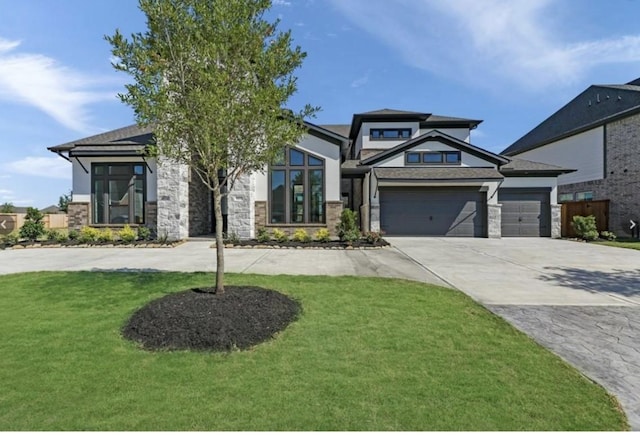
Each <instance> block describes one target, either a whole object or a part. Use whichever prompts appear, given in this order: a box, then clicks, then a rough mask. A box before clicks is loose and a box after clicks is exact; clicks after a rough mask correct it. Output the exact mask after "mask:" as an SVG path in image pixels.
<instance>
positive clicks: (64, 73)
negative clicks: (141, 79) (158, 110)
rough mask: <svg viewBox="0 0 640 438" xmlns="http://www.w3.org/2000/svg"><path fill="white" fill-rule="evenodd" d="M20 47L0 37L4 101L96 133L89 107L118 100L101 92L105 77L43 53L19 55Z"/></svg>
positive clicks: (0, 86)
mask: <svg viewBox="0 0 640 438" xmlns="http://www.w3.org/2000/svg"><path fill="white" fill-rule="evenodd" d="M19 45H20V41H9V40H6V39H2V38H0V100H5V101H12V102H20V103H24V104H27V105H32V106H34V107H36V108H38V109H40V110H41V111H43V112H45V113H46V114H48V115H49V116H50V117H52V118H53V119H55V120H56V121H58V122H59V123H60V124H62V125H64V126H65V127H67V128H70V129H73V130H75V131H78V132H83V133H86V132H90V131H92V128H91V127H90V126H89V122H90V114H89V111H88V110H87V106H88V105H89V104H91V103H94V102H98V101H106V100H112V99H115V94H116V93H115V92H114V91H104V90H100V89H99V88H100V87H101V82H104V80H103V79H101V78H95V77H91V76H89V75H88V74H84V73H81V72H78V71H75V70H73V69H71V68H69V67H66V66H64V65H61V64H60V63H58V62H57V61H56V60H54V59H52V58H49V57H47V56H44V55H41V54H32V53H24V52H16V51H15V49H16V48H17V47H19Z"/></svg>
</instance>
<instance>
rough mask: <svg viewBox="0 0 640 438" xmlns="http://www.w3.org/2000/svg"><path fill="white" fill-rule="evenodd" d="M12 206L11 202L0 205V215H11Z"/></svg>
mask: <svg viewBox="0 0 640 438" xmlns="http://www.w3.org/2000/svg"><path fill="white" fill-rule="evenodd" d="M13 209H14V207H13V204H12V203H11V202H5V203H4V204H2V205H0V213H13Z"/></svg>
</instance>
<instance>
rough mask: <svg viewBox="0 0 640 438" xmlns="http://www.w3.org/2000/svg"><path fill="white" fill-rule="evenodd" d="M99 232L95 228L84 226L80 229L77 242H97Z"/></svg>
mask: <svg viewBox="0 0 640 438" xmlns="http://www.w3.org/2000/svg"><path fill="white" fill-rule="evenodd" d="M99 234H100V231H98V230H97V229H96V228H93V227H89V226H86V225H85V226H84V227H82V229H80V234H79V235H78V240H79V241H80V243H93V242H97V241H98V236H99Z"/></svg>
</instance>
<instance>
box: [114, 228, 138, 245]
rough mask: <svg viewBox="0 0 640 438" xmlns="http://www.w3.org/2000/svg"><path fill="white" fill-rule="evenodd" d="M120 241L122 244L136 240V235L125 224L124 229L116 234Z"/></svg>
mask: <svg viewBox="0 0 640 438" xmlns="http://www.w3.org/2000/svg"><path fill="white" fill-rule="evenodd" d="M118 235H119V236H120V239H122V241H123V242H126V243H131V242H134V241H135V240H136V237H137V233H136V232H135V231H134V230H133V229H132V228H131V227H130V226H129V224H125V226H124V227H122V229H121V230H120V231H119V232H118Z"/></svg>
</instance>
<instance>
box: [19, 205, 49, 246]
mask: <svg viewBox="0 0 640 438" xmlns="http://www.w3.org/2000/svg"><path fill="white" fill-rule="evenodd" d="M43 218H44V215H43V214H42V213H40V210H38V209H37V208H33V207H29V208H28V209H27V215H26V216H25V218H24V224H23V225H22V226H21V227H20V237H22V238H23V239H29V240H36V239H37V238H38V237H40V236H42V235H43V234H44V232H45V229H44V222H43V221H42V219H43Z"/></svg>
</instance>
